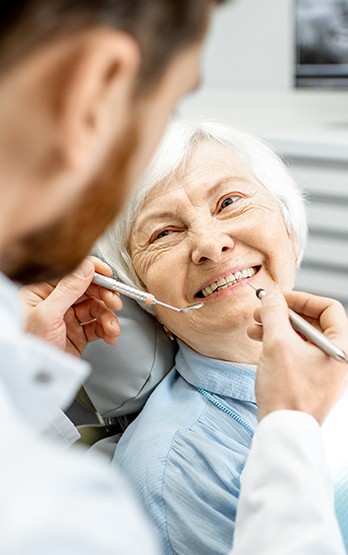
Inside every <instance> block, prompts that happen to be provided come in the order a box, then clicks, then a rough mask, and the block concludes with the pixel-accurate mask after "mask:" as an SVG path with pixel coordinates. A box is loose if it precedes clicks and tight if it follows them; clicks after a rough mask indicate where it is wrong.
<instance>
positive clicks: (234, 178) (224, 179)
mask: <svg viewBox="0 0 348 555" xmlns="http://www.w3.org/2000/svg"><path fill="white" fill-rule="evenodd" d="M233 181H238V182H241V181H245V177H242V176H240V175H226V176H224V177H221V179H219V180H218V181H216V182H215V183H214V185H212V186H211V187H210V188H209V190H208V191H207V192H208V195H209V196H214V195H215V194H216V193H217V192H218V191H219V189H221V187H222V186H223V185H226V184H227V183H233Z"/></svg>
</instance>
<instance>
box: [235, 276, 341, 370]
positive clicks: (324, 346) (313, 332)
mask: <svg viewBox="0 0 348 555" xmlns="http://www.w3.org/2000/svg"><path fill="white" fill-rule="evenodd" d="M245 283H246V284H247V285H249V287H251V288H252V289H254V291H255V292H256V296H257V297H258V299H260V300H261V299H262V298H263V297H264V296H265V295H266V291H265V290H264V289H256V287H254V286H253V285H251V284H250V283H249V282H248V281H246V282H245ZM289 320H290V322H291V325H292V327H293V328H294V329H295V330H296V331H298V332H300V333H301V334H302V335H304V337H307V339H309V340H310V341H311V342H312V343H314V345H316V346H317V347H319V349H321V350H322V351H324V353H326V354H327V355H329V356H330V357H332V358H335V359H336V360H339V361H340V362H346V363H347V364H348V356H347V355H346V353H345V352H344V351H342V349H340V348H339V347H337V345H335V344H334V343H333V342H332V341H330V339H328V338H327V337H326V335H324V334H323V333H321V332H320V331H319V330H317V329H316V328H315V327H314V326H312V324H310V323H309V322H307V320H305V319H304V318H302V316H299V315H298V314H297V313H296V312H294V311H293V310H291V308H289Z"/></svg>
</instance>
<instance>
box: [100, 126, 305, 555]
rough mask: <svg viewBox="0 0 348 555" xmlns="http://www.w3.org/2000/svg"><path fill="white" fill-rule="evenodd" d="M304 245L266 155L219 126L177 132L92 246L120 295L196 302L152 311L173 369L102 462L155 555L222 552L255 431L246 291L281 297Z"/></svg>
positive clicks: (275, 165) (299, 220)
mask: <svg viewBox="0 0 348 555" xmlns="http://www.w3.org/2000/svg"><path fill="white" fill-rule="evenodd" d="M305 237H306V220H305V211H304V204H303V200H302V196H301V192H300V191H299V189H298V187H297V186H296V184H295V183H294V181H293V180H292V179H291V178H290V176H289V175H288V173H287V171H286V169H285V167H284V165H283V164H282V163H281V162H280V160H279V159H278V158H277V157H276V156H275V155H274V154H273V153H272V152H271V151H270V149H269V148H268V147H266V146H265V145H264V144H262V143H260V142H259V141H258V140H256V139H254V138H252V137H250V136H248V135H246V134H244V133H241V132H237V131H234V130H232V129H230V128H229V127H227V126H225V125H222V124H217V123H209V122H207V123H189V122H179V123H175V124H173V125H172V127H171V128H170V129H169V131H168V133H167V136H166V138H165V139H164V141H163V143H162V145H161V148H160V150H159V151H158V153H157V155H156V158H155V160H154V161H153V164H152V166H151V168H150V170H149V172H148V175H147V178H146V179H145V181H144V183H143V186H142V188H140V189H139V191H138V192H137V195H136V196H135V197H134V198H133V199H132V202H131V204H130V205H129V206H128V209H127V210H126V211H125V212H124V214H123V217H122V218H121V219H120V220H119V221H118V222H117V225H116V226H115V227H114V228H113V229H112V230H111V231H110V232H109V233H108V235H107V236H106V237H105V238H104V239H103V240H102V241H101V243H100V244H99V248H98V252H99V254H100V255H102V256H103V257H104V258H105V259H107V260H108V262H109V263H110V264H111V265H112V266H113V267H114V269H115V272H116V273H117V275H118V277H119V279H121V280H122V281H124V282H125V283H128V284H130V285H135V286H137V287H141V288H143V289H144V290H145V289H146V290H148V291H150V292H151V293H152V294H154V295H155V296H156V297H157V298H158V299H160V300H161V301H164V302H166V303H169V304H172V305H175V306H185V305H187V304H190V303H193V302H197V301H203V303H204V306H203V308H201V309H200V310H197V311H194V312H190V313H187V314H178V313H176V312H172V311H170V310H166V309H165V308H162V307H156V310H155V311H153V314H155V316H156V318H157V319H158V321H159V322H161V323H162V324H163V326H164V327H165V329H166V330H167V333H168V334H169V335H170V336H172V337H175V338H176V339H177V341H178V344H179V350H178V353H177V356H176V361H175V367H174V368H173V369H172V370H171V371H170V373H169V374H168V375H167V376H166V377H165V378H164V379H163V381H162V382H161V383H160V385H159V386H158V387H157V388H156V390H155V391H154V393H153V394H152V395H151V397H150V398H149V400H148V402H147V404H146V406H145V408H144V409H143V411H142V412H141V414H140V416H139V417H138V418H137V419H136V420H135V421H134V422H133V423H132V424H131V425H130V426H129V428H128V429H127V430H126V432H125V433H124V435H123V437H122V439H121V441H120V443H119V445H118V447H117V449H116V454H115V458H114V464H116V465H118V466H119V467H120V468H121V470H122V472H123V473H124V474H125V475H126V476H127V478H128V480H129V481H130V483H131V484H132V486H133V489H134V490H135V492H136V494H137V496H138V498H139V499H140V501H141V502H142V504H143V506H144V507H145V510H146V512H147V513H148V515H149V517H150V518H151V519H152V521H153V523H154V525H155V528H156V530H157V532H158V535H159V537H160V541H161V542H162V553H163V554H164V555H165V554H171V553H177V554H187V555H194V554H196V555H205V554H207V555H208V554H209V555H212V554H214V555H217V554H227V553H228V552H229V551H230V548H231V545H232V540H233V531H234V521H235V515H236V507H237V500H238V495H239V489H240V477H241V474H242V472H243V467H244V465H245V462H246V457H247V455H248V451H249V448H250V444H251V439H252V436H253V431H254V429H255V426H256V424H257V406H256V403H255V396H254V380H255V368H256V366H255V365H256V364H257V361H258V358H259V355H260V351H261V346H260V343H258V342H255V341H253V340H252V339H250V338H249V337H248V335H247V328H248V326H249V325H250V324H251V323H252V321H253V312H254V310H255V308H256V307H257V306H258V303H259V300H258V299H257V297H256V296H255V293H254V292H253V290H252V289H251V288H250V287H248V285H247V284H248V283H250V284H251V285H253V286H254V287H256V288H259V287H262V288H264V289H265V290H266V291H267V290H271V289H273V288H279V289H281V290H282V291H288V290H290V289H291V288H292V287H293V286H294V282H295V275H296V268H297V265H298V263H299V261H300V259H301V256H302V252H303V248H304V244H305ZM115 245H117V246H118V248H117V249H116V248H115ZM275 448H276V446H275ZM279 502H281V500H279ZM267 525H268V524H267V523H265V526H266V527H267Z"/></svg>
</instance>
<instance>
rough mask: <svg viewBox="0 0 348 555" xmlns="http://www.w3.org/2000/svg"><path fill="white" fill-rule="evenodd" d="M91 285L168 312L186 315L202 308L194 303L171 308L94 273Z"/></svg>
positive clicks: (122, 284) (144, 294) (111, 279)
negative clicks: (172, 311) (167, 309)
mask: <svg viewBox="0 0 348 555" xmlns="http://www.w3.org/2000/svg"><path fill="white" fill-rule="evenodd" d="M92 281H93V283H95V284H96V285H101V286H102V287H105V289H110V290H111V291H117V292H118V293H121V295H124V296H125V297H129V298H130V299H134V300H135V301H138V302H141V303H144V304H148V305H156V304H158V305H159V306H163V307H164V308H169V309H170V310H175V312H181V313H183V314H186V312H191V310H197V309H198V308H202V306H203V305H204V303H194V304H190V305H188V306H185V307H183V308H177V307H176V306H171V305H170V304H166V303H162V302H161V301H158V300H157V299H155V297H154V296H153V295H151V293H146V292H145V291H141V290H140V289H136V288H135V287H130V286H129V285H125V284H124V283H122V282H121V281H117V280H116V279H113V278H110V277H106V276H103V275H102V274H98V273H97V272H94V278H93V280H92Z"/></svg>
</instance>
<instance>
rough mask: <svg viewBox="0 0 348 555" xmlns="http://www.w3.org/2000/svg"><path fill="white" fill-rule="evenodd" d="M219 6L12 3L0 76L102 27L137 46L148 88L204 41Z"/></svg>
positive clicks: (6, 5)
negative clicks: (48, 46) (47, 47)
mask: <svg viewBox="0 0 348 555" xmlns="http://www.w3.org/2000/svg"><path fill="white" fill-rule="evenodd" d="M222 2H223V0H12V1H7V2H3V3H2V6H1V18H0V72H3V71H4V70H6V69H7V68H8V67H10V66H11V65H12V64H14V63H16V62H18V61H19V60H20V59H21V58H22V57H24V56H25V55H26V54H28V53H30V52H31V51H33V50H34V49H36V48H38V47H40V46H42V45H44V44H45V42H48V41H52V40H54V39H58V38H60V37H63V36H66V35H68V34H72V33H74V32H76V31H81V30H83V29H88V28H91V27H95V26H105V27H111V28H117V29H121V30H124V31H126V32H127V33H129V34H130V35H132V36H133V37H134V38H135V39H136V40H137V42H138V44H139V45H140V48H141V51H142V65H141V68H140V73H139V85H140V86H141V87H144V88H147V87H149V86H151V85H152V84H153V83H154V82H155V81H156V79H157V78H158V77H159V76H160V75H161V74H162V72H163V70H164V69H165V67H166V65H167V64H168V62H169V61H170V60H171V59H172V58H173V56H174V55H175V54H177V53H178V52H179V51H180V50H182V49H183V48H185V47H187V46H189V45H190V44H193V43H194V42H196V41H198V40H199V39H200V37H202V36H203V34H204V31H205V28H206V25H207V22H208V11H209V9H210V8H211V6H212V5H213V4H217V3H222Z"/></svg>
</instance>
